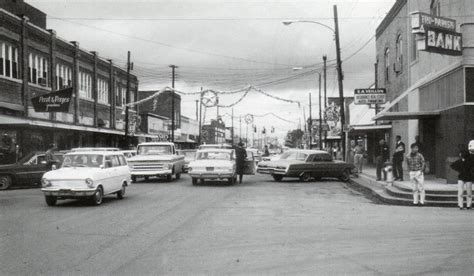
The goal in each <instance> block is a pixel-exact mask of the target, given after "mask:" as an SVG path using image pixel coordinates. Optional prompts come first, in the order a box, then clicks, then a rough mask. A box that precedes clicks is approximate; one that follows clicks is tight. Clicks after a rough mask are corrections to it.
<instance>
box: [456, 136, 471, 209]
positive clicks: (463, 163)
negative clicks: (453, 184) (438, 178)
mask: <svg viewBox="0 0 474 276" xmlns="http://www.w3.org/2000/svg"><path fill="white" fill-rule="evenodd" d="M472 150H473V153H474V143H473V147H472ZM470 155H471V154H470V153H469V151H467V150H462V151H461V152H460V153H459V159H458V160H456V161H455V162H454V163H452V164H451V168H452V169H453V170H455V171H457V172H458V173H459V175H458V206H459V209H461V210H462V209H464V198H463V197H464V190H466V196H467V199H466V208H467V209H471V206H472V176H471V169H472V168H473V167H474V159H472V158H471V156H470Z"/></svg>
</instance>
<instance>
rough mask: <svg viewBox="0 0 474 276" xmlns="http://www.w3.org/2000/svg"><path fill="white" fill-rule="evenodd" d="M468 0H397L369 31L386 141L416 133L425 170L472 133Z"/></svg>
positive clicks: (473, 36) (408, 139)
mask: <svg viewBox="0 0 474 276" xmlns="http://www.w3.org/2000/svg"><path fill="white" fill-rule="evenodd" d="M473 10H474V1H471V0H397V1H396V3H395V4H394V6H393V7H392V8H391V10H390V11H389V13H388V14H387V16H386V17H385V18H384V20H383V21H382V22H381V24H380V25H379V26H378V28H377V30H376V55H377V86H378V87H379V88H386V89H387V98H388V103H387V104H386V105H385V106H384V107H383V109H382V110H381V111H380V112H379V113H378V114H377V115H376V116H375V119H376V120H379V121H384V122H391V123H392V129H391V133H390V138H389V143H390V145H391V150H392V152H393V150H394V144H395V141H394V140H395V136H396V135H400V136H401V137H402V140H403V141H404V142H405V143H406V145H407V149H409V147H410V144H412V143H413V142H414V141H415V136H419V137H420V140H421V142H422V144H423V149H422V150H423V153H424V155H425V158H426V159H427V160H428V161H429V164H430V166H429V167H430V169H431V171H432V172H433V173H434V174H436V176H438V177H446V167H447V166H446V160H447V158H448V157H455V156H457V155H458V150H459V148H462V147H465V146H466V144H467V143H468V141H469V140H470V139H474V124H472V122H473V120H474V13H473V12H472V11H473Z"/></svg>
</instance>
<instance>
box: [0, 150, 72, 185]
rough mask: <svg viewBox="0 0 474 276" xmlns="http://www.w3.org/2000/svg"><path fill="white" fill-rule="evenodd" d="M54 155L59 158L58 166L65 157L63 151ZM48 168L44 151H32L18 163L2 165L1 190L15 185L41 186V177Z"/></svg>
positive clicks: (0, 166) (0, 169)
mask: <svg viewBox="0 0 474 276" xmlns="http://www.w3.org/2000/svg"><path fill="white" fill-rule="evenodd" d="M54 157H55V158H56V159H57V160H58V164H57V166H59V164H60V163H61V161H62V159H63V153H56V154H55V155H54ZM46 170H47V166H46V160H45V153H44V152H32V153H30V154H28V155H26V156H25V157H23V158H22V159H20V160H19V161H18V162H16V163H13V164H8V165H0V190H5V189H8V188H10V187H15V186H16V187H20V186H23V187H26V186H37V187H40V186H41V177H42V176H43V174H44V173H45V172H46Z"/></svg>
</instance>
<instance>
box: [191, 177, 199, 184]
mask: <svg viewBox="0 0 474 276" xmlns="http://www.w3.org/2000/svg"><path fill="white" fill-rule="evenodd" d="M192 182H193V185H197V184H198V179H197V178H196V177H193V179H192Z"/></svg>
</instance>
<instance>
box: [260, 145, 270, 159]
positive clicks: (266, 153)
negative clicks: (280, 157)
mask: <svg viewBox="0 0 474 276" xmlns="http://www.w3.org/2000/svg"><path fill="white" fill-rule="evenodd" d="M262 156H270V151H269V150H268V146H267V145H265V147H264V150H263V155H262Z"/></svg>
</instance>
